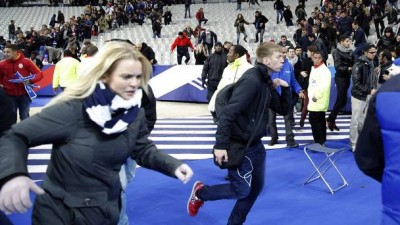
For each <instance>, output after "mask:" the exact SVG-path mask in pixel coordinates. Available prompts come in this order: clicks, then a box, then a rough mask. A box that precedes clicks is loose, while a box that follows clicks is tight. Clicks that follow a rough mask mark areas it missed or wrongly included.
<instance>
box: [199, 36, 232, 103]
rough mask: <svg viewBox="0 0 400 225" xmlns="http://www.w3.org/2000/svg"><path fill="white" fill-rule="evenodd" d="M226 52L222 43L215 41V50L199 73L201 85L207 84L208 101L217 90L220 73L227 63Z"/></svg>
mask: <svg viewBox="0 0 400 225" xmlns="http://www.w3.org/2000/svg"><path fill="white" fill-rule="evenodd" d="M226 60H227V58H226V54H225V53H224V52H223V51H222V43H221V42H217V43H215V51H214V53H212V54H211V55H210V56H209V57H208V58H207V59H206V61H205V62H204V66H203V72H202V73H201V80H202V86H203V87H205V85H206V84H207V100H208V101H210V99H211V97H212V96H213V94H214V92H215V90H217V87H218V84H219V81H220V80H221V77H222V73H223V72H224V69H225V67H226V65H227V61H226Z"/></svg>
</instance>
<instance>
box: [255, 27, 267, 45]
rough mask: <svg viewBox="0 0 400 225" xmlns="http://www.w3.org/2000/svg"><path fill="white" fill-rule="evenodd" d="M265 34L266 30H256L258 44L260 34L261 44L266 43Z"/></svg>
mask: <svg viewBox="0 0 400 225" xmlns="http://www.w3.org/2000/svg"><path fill="white" fill-rule="evenodd" d="M264 32H265V29H257V30H256V42H258V34H260V43H263V42H264Z"/></svg>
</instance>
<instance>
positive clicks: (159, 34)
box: [153, 32, 161, 38]
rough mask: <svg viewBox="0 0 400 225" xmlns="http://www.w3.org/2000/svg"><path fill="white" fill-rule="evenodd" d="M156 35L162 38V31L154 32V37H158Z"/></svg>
mask: <svg viewBox="0 0 400 225" xmlns="http://www.w3.org/2000/svg"><path fill="white" fill-rule="evenodd" d="M156 37H158V38H161V32H160V33H157V32H153V38H156Z"/></svg>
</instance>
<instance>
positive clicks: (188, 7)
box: [184, 0, 192, 19]
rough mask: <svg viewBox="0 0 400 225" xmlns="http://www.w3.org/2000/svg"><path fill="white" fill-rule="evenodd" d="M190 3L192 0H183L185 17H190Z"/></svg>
mask: <svg viewBox="0 0 400 225" xmlns="http://www.w3.org/2000/svg"><path fill="white" fill-rule="evenodd" d="M191 4H192V0H185V18H184V19H186V18H187V17H189V18H192V17H191V16H190V5H191Z"/></svg>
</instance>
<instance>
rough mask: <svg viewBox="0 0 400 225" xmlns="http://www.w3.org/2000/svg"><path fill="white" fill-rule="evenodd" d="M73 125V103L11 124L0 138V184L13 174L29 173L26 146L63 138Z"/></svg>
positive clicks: (55, 106) (53, 141) (47, 109)
mask: <svg viewBox="0 0 400 225" xmlns="http://www.w3.org/2000/svg"><path fill="white" fill-rule="evenodd" d="M75 125H76V113H74V112H73V110H72V106H70V105H69V104H68V103H61V104H58V105H54V106H52V107H49V108H46V109H44V110H43V111H42V112H40V113H38V114H36V115H34V116H32V117H30V118H27V119H25V120H23V121H21V122H19V123H17V124H15V125H14V126H12V127H11V129H10V130H9V131H7V133H6V134H5V135H4V136H3V137H2V138H1V139H0V183H4V179H7V178H10V176H12V175H13V174H26V175H28V170H27V158H28V150H29V148H30V147H34V146H38V145H41V144H51V143H56V142H62V141H66V140H67V139H68V137H69V136H70V135H71V134H73V133H74V130H73V129H72V127H74V126H75Z"/></svg>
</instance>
